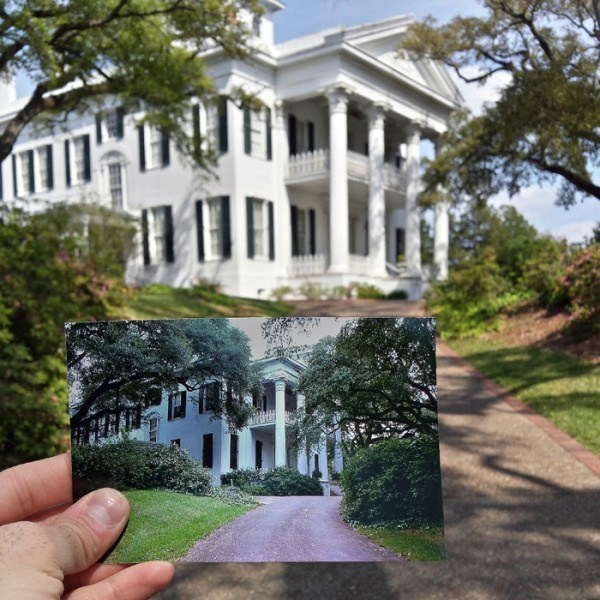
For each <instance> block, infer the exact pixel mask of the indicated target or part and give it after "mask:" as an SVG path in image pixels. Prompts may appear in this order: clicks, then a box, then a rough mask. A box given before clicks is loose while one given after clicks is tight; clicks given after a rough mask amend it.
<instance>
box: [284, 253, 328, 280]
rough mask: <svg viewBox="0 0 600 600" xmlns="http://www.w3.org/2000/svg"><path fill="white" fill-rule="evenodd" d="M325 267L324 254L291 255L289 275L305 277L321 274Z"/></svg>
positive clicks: (325, 259)
mask: <svg viewBox="0 0 600 600" xmlns="http://www.w3.org/2000/svg"><path fill="white" fill-rule="evenodd" d="M326 268H327V258H326V257H325V255H324V254H305V255H303V256H293V257H292V267H291V276H292V277H307V276H309V275H322V274H323V273H325V269H326Z"/></svg>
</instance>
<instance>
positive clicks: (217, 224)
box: [208, 198, 223, 257]
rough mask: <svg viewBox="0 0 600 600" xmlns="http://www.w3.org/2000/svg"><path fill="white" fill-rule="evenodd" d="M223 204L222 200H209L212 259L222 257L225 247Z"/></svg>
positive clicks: (209, 232) (209, 231)
mask: <svg viewBox="0 0 600 600" xmlns="http://www.w3.org/2000/svg"><path fill="white" fill-rule="evenodd" d="M221 211H222V204H221V199H220V198H212V199H211V200H208V236H209V240H210V242H209V244H210V245H209V247H210V255H211V257H219V256H221V248H222V247H223V230H222V227H221V223H222V218H223V217H222V212H221Z"/></svg>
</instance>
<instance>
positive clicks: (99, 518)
mask: <svg viewBox="0 0 600 600" xmlns="http://www.w3.org/2000/svg"><path fill="white" fill-rule="evenodd" d="M128 510H129V503H128V502H127V499H126V498H125V496H123V494H121V493H119V492H117V491H116V490H110V489H102V490H97V491H96V492H93V494H92V496H91V498H90V499H89V501H88V505H87V512H88V514H89V515H90V517H91V518H92V519H93V520H94V521H95V522H96V523H97V524H98V525H100V526H101V527H104V528H106V529H111V528H112V527H116V526H117V525H119V524H120V523H121V522H122V521H123V519H124V518H125V516H126V515H127V511H128Z"/></svg>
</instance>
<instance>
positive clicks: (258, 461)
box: [255, 440, 263, 469]
mask: <svg viewBox="0 0 600 600" xmlns="http://www.w3.org/2000/svg"><path fill="white" fill-rule="evenodd" d="M255 450H256V464H255V466H256V468H257V469H262V464H263V443H262V442H261V441H260V440H256V446H255Z"/></svg>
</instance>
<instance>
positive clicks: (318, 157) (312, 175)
mask: <svg viewBox="0 0 600 600" xmlns="http://www.w3.org/2000/svg"><path fill="white" fill-rule="evenodd" d="M347 157H348V177H349V178H351V179H354V180H357V181H362V182H364V183H367V184H368V183H369V157H368V156H365V155H364V154H360V153H359V152H354V151H352V150H348V154H347ZM329 165H330V162H329V150H328V149H319V150H313V151H312V152H302V153H301V154H294V155H292V156H290V157H289V159H288V164H287V171H286V180H287V181H288V183H289V182H295V181H304V180H310V179H323V178H325V177H328V176H329ZM383 185H384V188H385V189H387V190H392V191H396V192H402V191H404V190H405V189H406V178H405V173H404V171H403V170H402V169H398V168H397V167H395V166H394V165H392V164H390V163H385V164H384V165H383Z"/></svg>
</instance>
